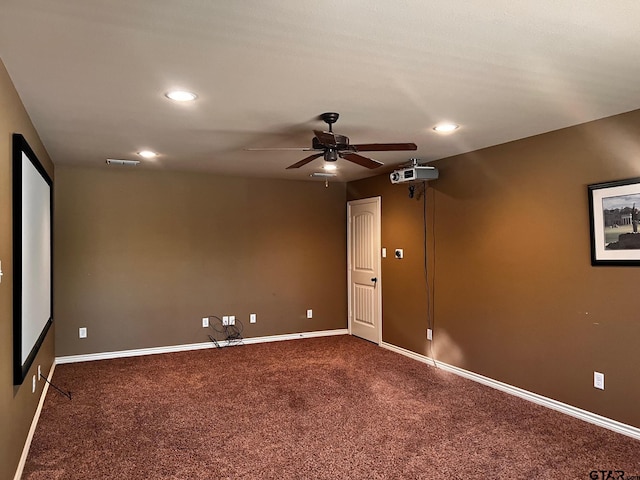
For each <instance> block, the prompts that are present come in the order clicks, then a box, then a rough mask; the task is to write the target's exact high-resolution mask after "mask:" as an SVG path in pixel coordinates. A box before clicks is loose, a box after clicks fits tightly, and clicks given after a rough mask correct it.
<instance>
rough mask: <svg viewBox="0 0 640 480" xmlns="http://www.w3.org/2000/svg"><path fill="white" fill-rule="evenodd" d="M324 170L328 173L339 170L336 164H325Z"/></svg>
mask: <svg viewBox="0 0 640 480" xmlns="http://www.w3.org/2000/svg"><path fill="white" fill-rule="evenodd" d="M322 168H324V169H325V170H327V171H334V170H337V169H338V167H337V166H336V165H335V163H325V164H324V166H323V167H322Z"/></svg>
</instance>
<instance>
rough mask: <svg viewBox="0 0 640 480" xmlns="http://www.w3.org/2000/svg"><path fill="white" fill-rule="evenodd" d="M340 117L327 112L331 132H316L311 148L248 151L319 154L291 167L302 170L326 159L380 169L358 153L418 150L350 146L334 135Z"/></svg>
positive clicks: (411, 147)
mask: <svg viewBox="0 0 640 480" xmlns="http://www.w3.org/2000/svg"><path fill="white" fill-rule="evenodd" d="M339 116H340V115H339V114H338V113H335V112H327V113H323V114H322V115H320V118H321V119H322V120H324V122H325V123H327V124H328V125H329V131H328V132H323V131H320V130H314V131H313V133H314V134H315V136H314V137H313V140H312V141H311V148H247V150H296V151H301V152H319V153H314V154H312V155H309V156H308V157H306V158H303V159H302V160H300V161H299V162H296V163H294V164H293V165H289V166H288V167H287V169H290V168H300V167H302V166H303V165H306V164H307V163H309V162H311V161H312V160H315V159H316V158H319V157H324V160H325V161H326V162H335V161H336V160H338V158H344V159H345V160H348V161H350V162H353V163H357V164H358V165H360V166H362V167H367V168H378V167H381V166H382V165H384V164H383V163H382V162H379V161H377V160H374V159H372V158H369V157H365V156H363V155H360V154H359V153H358V152H388V151H401V150H417V149H418V147H417V146H416V144H415V143H360V144H350V143H349V137H346V136H344V135H339V134H337V133H333V128H332V125H333V124H334V123H336V121H338V117H339Z"/></svg>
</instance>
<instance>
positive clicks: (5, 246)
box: [0, 60, 55, 478]
mask: <svg viewBox="0 0 640 480" xmlns="http://www.w3.org/2000/svg"><path fill="white" fill-rule="evenodd" d="M13 133H21V134H22V135H24V137H25V138H26V140H27V142H28V143H29V145H30V146H31V148H32V149H33V151H34V152H35V154H36V155H37V156H38V158H39V160H40V162H41V163H42V164H43V165H44V167H45V168H46V169H47V171H48V172H49V175H50V176H51V178H53V164H52V163H51V160H50V159H49V156H48V155H47V152H46V151H45V150H44V148H43V146H42V144H41V142H40V139H39V138H38V134H37V133H36V131H35V130H34V128H33V125H32V124H31V120H30V119H29V116H28V115H27V113H26V111H25V109H24V107H23V105H22V102H21V101H20V98H19V97H18V94H17V93H16V90H15V88H14V87H13V84H12V82H11V79H10V78H9V75H8V74H7V71H6V69H5V67H4V64H3V63H2V61H1V60H0V260H2V271H3V272H4V276H3V277H2V283H0V426H1V428H0V478H13V476H14V474H15V472H16V468H17V466H18V462H19V460H20V455H21V453H22V449H23V447H24V443H25V441H26V439H27V434H28V432H29V427H30V426H31V421H32V420H33V416H34V414H35V411H36V408H37V406H38V400H39V399H40V394H41V393H42V387H43V384H44V381H42V380H41V381H39V382H37V387H36V392H35V393H31V378H32V376H33V375H34V374H36V375H37V371H38V365H41V366H42V373H43V374H47V373H48V372H49V370H50V368H51V365H52V363H53V358H54V346H53V337H54V334H53V331H54V329H55V322H54V327H53V328H52V329H50V330H49V334H48V335H47V338H46V339H45V341H44V343H43V345H42V347H41V348H40V352H39V353H38V355H37V356H36V359H35V361H34V364H33V367H32V368H31V369H30V371H29V373H28V375H27V378H26V380H25V382H24V383H23V385H21V386H18V387H14V385H13V226H12V218H13V211H12V204H13V201H12V185H11V182H12V175H11V173H12V170H13V169H12V165H11V164H12V138H11V135H12V134H13Z"/></svg>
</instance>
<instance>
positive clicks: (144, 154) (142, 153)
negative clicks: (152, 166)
mask: <svg viewBox="0 0 640 480" xmlns="http://www.w3.org/2000/svg"><path fill="white" fill-rule="evenodd" d="M138 155H140V156H141V157H143V158H154V157H157V156H158V154H157V153H156V152H152V151H151V150H142V151H140V152H138Z"/></svg>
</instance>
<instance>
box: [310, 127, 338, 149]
mask: <svg viewBox="0 0 640 480" xmlns="http://www.w3.org/2000/svg"><path fill="white" fill-rule="evenodd" d="M313 133H315V135H316V138H317V139H318V140H319V141H320V143H321V144H322V145H326V146H327V147H335V146H336V145H337V144H338V140H337V138H336V135H335V134H334V133H333V132H321V131H320V130H314V131H313Z"/></svg>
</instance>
